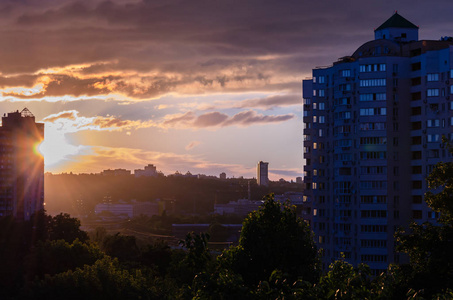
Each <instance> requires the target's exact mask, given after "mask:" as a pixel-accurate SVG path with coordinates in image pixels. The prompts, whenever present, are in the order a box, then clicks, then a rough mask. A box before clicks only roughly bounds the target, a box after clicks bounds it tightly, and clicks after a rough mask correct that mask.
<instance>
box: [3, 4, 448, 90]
mask: <svg viewBox="0 0 453 300" xmlns="http://www.w3.org/2000/svg"><path fill="white" fill-rule="evenodd" d="M39 4H40V5H38V4H35V3H33V2H29V1H25V2H24V1H20V2H19V1H8V2H4V3H2V4H1V5H0V15H2V14H3V16H4V18H3V19H2V20H0V23H1V24H4V25H7V26H6V27H4V28H7V29H3V30H1V31H0V39H1V40H2V43H1V45H0V66H1V72H2V73H3V74H15V73H21V74H24V73H28V74H31V73H33V72H36V71H38V70H40V69H48V68H55V67H64V66H67V65H72V64H88V66H86V67H85V68H84V69H83V70H81V73H82V74H85V75H87V74H94V75H98V74H99V76H97V78H95V79H90V80H85V79H80V78H78V79H71V78H64V79H62V81H61V82H66V81H67V82H68V83H69V84H68V85H64V84H62V85H59V86H52V84H51V85H50V86H49V88H48V89H46V91H45V92H44V94H43V96H44V95H47V94H46V93H48V94H49V95H50V94H51V93H52V94H53V95H60V94H61V93H65V92H64V90H65V89H67V91H68V92H67V93H68V94H71V95H93V94H96V93H97V94H103V93H108V92H112V89H111V88H105V89H102V88H99V85H98V86H97V87H95V86H94V85H90V81H92V82H95V81H99V80H103V79H102V78H103V77H104V76H106V75H105V74H102V73H113V72H116V73H121V72H136V73H137V75H138V76H141V77H143V78H145V79H144V80H143V81H142V82H139V83H138V84H137V81H134V82H131V79H130V78H129V77H128V76H129V75H126V73H124V74H122V75H115V76H120V77H122V78H117V79H116V84H115V86H114V91H115V92H120V93H123V94H125V95H128V96H129V97H132V98H146V97H155V96H158V95H162V94H165V93H169V92H175V91H176V92H178V91H182V92H184V93H187V92H189V90H190V89H188V86H189V85H197V88H196V89H195V92H204V91H206V92H209V91H212V90H213V91H219V90H222V91H226V92H228V91H245V90H247V89H248V90H250V89H255V90H260V91H278V90H282V89H285V90H287V91H288V90H289V91H295V90H296V89H300V85H299V84H300V79H301V77H302V76H305V75H309V74H310V70H311V69H312V68H313V67H314V66H317V65H326V64H329V63H331V62H332V61H335V60H336V58H337V57H339V56H343V55H349V54H351V53H353V52H354V50H355V49H356V48H357V47H358V46H360V44H362V43H363V42H364V41H367V40H371V39H372V38H373V29H374V28H376V27H378V26H379V25H380V24H381V23H383V22H384V21H385V20H386V19H387V18H388V17H390V16H391V14H392V13H393V12H394V10H395V9H399V8H403V10H401V9H400V13H401V14H402V15H403V16H405V17H406V18H408V19H409V20H411V21H413V22H414V23H415V24H417V25H420V26H421V36H423V33H422V32H423V30H425V29H426V30H427V32H429V33H432V34H434V36H430V37H429V38H432V39H437V38H439V37H440V36H441V35H451V34H450V33H449V32H440V31H439V30H440V29H442V30H444V29H448V28H452V27H453V26H452V25H453V20H452V19H451V17H450V15H449V11H450V9H449V8H453V4H452V3H451V1H447V0H443V1H438V2H436V5H435V6H433V5H430V4H429V3H428V2H426V1H421V0H415V1H407V0H401V1H396V2H395V1H366V2H364V1H359V0H352V1H346V2H345V1H301V0H298V1H296V0H288V1H284V2H282V1H277V0H275V1H262V0H250V1H239V0H232V1H211V0H191V1H188V0H173V1H162V0H160V1H136V2H132V1H128V2H124V1H50V0H47V1H43V2H42V4H41V2H40V3H39ZM439 7H442V9H439ZM333 48H334V49H335V51H333ZM332 53H333V54H332ZM148 73H153V75H149V74H148ZM127 74H129V73H127ZM156 74H163V75H156ZM168 74H171V75H168ZM66 75H67V74H66ZM95 77H96V76H95ZM146 77H148V78H146ZM0 81H1V79H0ZM71 82H72V83H73V84H72V85H71V84H70V83H71ZM0 83H1V82H0ZM240 83H243V84H244V86H240ZM260 83H267V84H260ZM24 84H25V83H24ZM26 84H28V85H30V82H27V83H26ZM71 87H77V89H80V92H77V91H75V90H74V88H71ZM38 96H39V95H38Z"/></svg>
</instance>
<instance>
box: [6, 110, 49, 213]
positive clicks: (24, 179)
mask: <svg viewBox="0 0 453 300" xmlns="http://www.w3.org/2000/svg"><path fill="white" fill-rule="evenodd" d="M43 139H44V124H42V123H35V117H34V116H33V114H32V113H31V112H30V111H29V110H28V109H27V108H25V109H23V110H22V111H21V112H19V111H16V112H12V113H8V114H7V115H6V114H5V115H4V116H3V117H2V126H1V127H0V216H7V215H13V216H15V217H16V218H17V219H18V220H29V219H30V216H31V215H32V214H33V213H34V212H36V211H39V210H41V209H43V206H44V158H43V157H42V155H41V154H40V153H39V152H38V149H37V147H38V146H39V144H40V143H41V142H42V141H43Z"/></svg>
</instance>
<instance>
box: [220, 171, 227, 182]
mask: <svg viewBox="0 0 453 300" xmlns="http://www.w3.org/2000/svg"><path fill="white" fill-rule="evenodd" d="M219 178H220V179H222V180H225V179H226V178H227V177H226V173H225V172H222V173H220V175H219Z"/></svg>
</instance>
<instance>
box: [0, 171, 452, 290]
mask: <svg viewBox="0 0 453 300" xmlns="http://www.w3.org/2000/svg"><path fill="white" fill-rule="evenodd" d="M449 168H451V166H450V167H449ZM450 171H451V169H450ZM430 182H432V181H430ZM449 188H451V187H449ZM430 197H432V196H428V199H433V198H430ZM434 197H435V198H436V199H437V197H438V196H434ZM449 197H451V194H450V196H449ZM449 199H450V200H451V198H449ZM430 201H435V200H430ZM430 203H433V202H430ZM441 203H442V202H441ZM433 205H435V204H434V203H433ZM452 216H453V210H447V211H446V212H445V214H443V219H442V222H444V223H443V224H444V225H442V226H438V227H434V226H431V225H422V226H415V225H413V226H412V228H411V233H405V232H400V233H398V237H399V241H400V243H401V245H400V249H401V250H402V251H403V252H406V253H408V254H409V256H410V258H411V263H410V264H408V265H401V266H395V265H392V266H390V267H389V269H388V270H387V272H386V273H382V274H380V275H379V276H376V277H372V276H371V275H370V269H369V268H368V267H367V266H366V265H360V266H358V268H353V267H352V266H351V265H350V264H348V263H346V262H344V261H342V260H340V261H336V262H334V263H333V264H332V265H331V266H330V268H329V271H328V272H327V273H322V271H321V270H320V264H319V260H318V251H317V249H316V248H315V245H314V243H313V239H312V235H311V232H310V229H309V227H308V226H307V225H306V223H305V222H303V221H302V220H301V219H299V218H298V217H297V216H296V213H295V211H294V209H293V208H292V207H291V206H288V205H284V206H283V207H281V205H280V204H279V203H277V202H275V201H273V199H272V197H267V198H266V201H265V203H264V205H263V206H262V208H261V209H260V210H259V211H255V212H253V213H251V214H250V215H249V216H248V217H247V218H246V219H245V221H244V223H243V230H242V232H241V239H240V242H239V245H238V246H236V247H231V248H230V249H228V250H225V251H223V253H215V252H211V251H209V249H208V246H207V245H208V239H209V236H208V235H206V234H200V235H196V234H188V235H187V237H186V239H185V240H182V241H180V245H181V246H182V247H181V248H180V249H171V248H170V247H169V246H168V245H166V244H165V243H163V242H162V243H161V242H157V243H154V244H148V245H145V246H143V247H141V248H139V247H138V246H137V242H136V239H135V237H133V236H125V235H119V234H114V235H108V234H107V233H106V231H105V230H104V229H103V228H98V229H97V230H95V231H93V232H91V233H90V235H88V234H87V233H85V232H84V231H81V230H80V228H79V227H80V223H79V221H78V220H77V219H74V218H71V217H69V215H63V214H62V215H58V216H55V217H50V216H48V215H46V214H44V213H39V214H36V215H35V216H33V218H32V220H31V221H29V222H15V221H14V219H13V218H11V217H7V218H3V219H0V260H1V261H0V263H1V268H0V291H1V292H2V299H451V298H452V297H453V292H452V289H451V288H452V287H453V283H452V281H453V276H452V272H453V259H452V258H451V253H452V250H453V230H452V229H451V226H452V222H451V220H452Z"/></svg>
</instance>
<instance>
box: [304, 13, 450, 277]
mask: <svg viewBox="0 0 453 300" xmlns="http://www.w3.org/2000/svg"><path fill="white" fill-rule="evenodd" d="M452 58H453V41H452V39H451V38H444V39H442V40H438V41H431V40H423V41H419V40H418V27H417V26H415V25H414V24H412V23H411V22H409V21H408V20H406V19H405V18H403V17H402V16H400V15H399V14H397V13H395V14H394V15H393V16H392V17H391V18H390V19H388V20H387V21H386V22H385V23H383V24H382V25H381V26H380V27H378V28H377V29H376V30H375V39H374V40H372V41H369V42H367V43H365V44H363V45H362V46H360V47H359V48H358V49H357V50H356V51H355V52H354V53H353V54H352V55H351V56H347V57H343V58H340V59H339V60H338V61H337V62H334V63H333V65H332V66H330V67H322V68H315V69H313V77H312V79H309V80H304V81H303V98H304V118H303V120H304V136H303V138H304V142H303V143H304V158H305V161H306V165H305V167H304V182H305V184H306V190H305V192H304V201H305V207H307V211H306V215H307V216H308V217H307V221H308V222H309V223H310V225H311V227H312V229H313V231H314V233H315V239H316V242H317V244H318V246H319V247H320V248H322V249H323V252H322V255H323V265H324V267H325V268H326V267H327V266H328V265H329V264H330V263H331V262H332V261H334V260H336V259H338V258H340V257H341V256H344V257H345V260H346V261H348V262H350V263H352V264H353V265H357V264H359V263H362V262H363V263H366V264H368V265H369V266H370V267H371V269H372V270H373V272H375V273H379V272H380V271H382V270H384V269H386V267H387V266H388V264H389V263H399V262H401V260H404V259H405V258H404V257H400V255H399V254H398V253H396V252H395V249H394V245H395V243H394V242H395V241H394V238H393V235H394V233H395V231H396V230H397V228H398V227H400V226H402V227H406V226H407V225H408V224H409V223H410V222H411V221H415V222H419V223H421V222H424V221H433V222H435V219H436V214H435V213H434V212H432V211H430V210H429V208H428V207H427V206H426V204H425V203H424V202H423V199H422V195H423V194H424V193H425V192H426V191H427V185H426V182H425V180H424V178H425V177H426V176H427V174H429V172H430V170H432V168H433V166H434V165H435V164H436V163H437V162H439V161H445V160H446V159H451V158H450V155H449V153H448V151H446V149H445V148H444V147H443V144H442V142H441V137H442V135H445V136H446V137H448V138H449V139H452V138H453V134H452V131H453V101H452V100H453V98H451V99H450V97H453V71H452V69H453V61H452Z"/></svg>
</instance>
